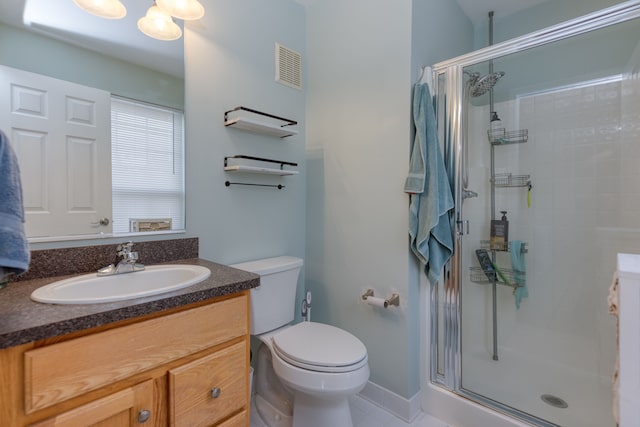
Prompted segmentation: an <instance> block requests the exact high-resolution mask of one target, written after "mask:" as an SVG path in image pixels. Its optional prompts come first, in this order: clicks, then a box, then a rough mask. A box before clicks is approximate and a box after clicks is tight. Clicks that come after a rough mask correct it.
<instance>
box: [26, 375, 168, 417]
mask: <svg viewBox="0 0 640 427" xmlns="http://www.w3.org/2000/svg"><path fill="white" fill-rule="evenodd" d="M154 408H155V406H154V395H153V380H148V381H145V382H143V383H141V384H138V385H135V386H133V387H130V388H127V389H125V390H122V391H119V392H117V393H114V394H111V395H109V396H106V397H103V398H101V399H98V400H95V401H93V402H90V403H87V404H85V405H82V406H79V407H77V408H75V409H72V410H70V411H67V412H63V413H61V414H58V415H56V416H54V417H51V418H48V419H46V420H44V421H40V422H38V423H35V424H32V425H31V427H53V426H56V427H88V426H91V427H128V426H141V425H148V426H154V425H157V423H156V422H155V419H156V418H157V416H158V414H154V413H153V412H152V411H153V409H154ZM145 411H148V412H145Z"/></svg>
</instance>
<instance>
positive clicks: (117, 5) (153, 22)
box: [73, 0, 204, 40]
mask: <svg viewBox="0 0 640 427" xmlns="http://www.w3.org/2000/svg"><path fill="white" fill-rule="evenodd" d="M73 2H74V3H75V4H76V5H77V6H78V7H79V8H80V9H82V10H84V11H86V12H89V13H91V14H93V15H96V16H99V17H102V18H108V19H119V18H123V17H124V16H126V14H127V9H126V8H125V7H124V5H123V4H122V3H121V2H120V0H73ZM203 16H204V6H202V4H200V2H198V0H157V2H154V3H153V6H151V7H150V8H149V10H147V14H146V15H145V16H144V17H143V18H140V19H139V20H138V28H139V29H140V31H142V32H143V33H144V34H146V35H147V36H149V37H152V38H154V39H157V40H177V39H179V38H180V37H182V30H181V29H180V27H179V26H178V25H177V24H176V23H175V22H174V21H173V18H172V17H176V18H178V19H182V20H188V21H190V20H194V19H200V18H202V17H203Z"/></svg>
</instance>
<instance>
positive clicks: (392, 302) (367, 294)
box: [362, 289, 400, 308]
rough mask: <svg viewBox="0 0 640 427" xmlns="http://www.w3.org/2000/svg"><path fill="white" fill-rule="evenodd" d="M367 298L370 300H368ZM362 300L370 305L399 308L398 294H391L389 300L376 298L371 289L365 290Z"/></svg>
mask: <svg viewBox="0 0 640 427" xmlns="http://www.w3.org/2000/svg"><path fill="white" fill-rule="evenodd" d="M369 298H371V299H370V300H369ZM362 299H363V300H364V301H367V300H368V301H367V302H368V303H369V304H371V305H380V306H382V307H384V308H387V307H389V306H390V305H394V306H396V307H399V306H400V294H398V293H395V292H394V293H393V294H391V296H390V297H389V298H385V299H382V298H376V296H375V294H374V292H373V289H367V290H366V292H365V293H364V294H362Z"/></svg>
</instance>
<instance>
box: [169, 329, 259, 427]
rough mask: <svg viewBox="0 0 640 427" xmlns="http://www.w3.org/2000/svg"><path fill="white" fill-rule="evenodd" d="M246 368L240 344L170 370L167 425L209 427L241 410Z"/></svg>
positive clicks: (244, 399) (245, 394)
mask: <svg viewBox="0 0 640 427" xmlns="http://www.w3.org/2000/svg"><path fill="white" fill-rule="evenodd" d="M248 366H249V359H248V350H247V343H246V342H245V341H243V342H239V343H237V344H234V345H232V346H230V347H227V348H225V349H223V350H220V351H218V352H216V353H213V354H211V355H209V356H205V357H203V358H201V359H198V360H195V361H193V362H191V363H188V364H186V365H184V366H180V367H178V368H176V369H172V370H170V371H169V419H170V425H171V426H175V427H182V426H185V427H193V426H210V425H212V424H215V423H216V422H218V421H219V420H221V419H224V418H225V417H227V416H229V414H231V413H233V412H235V411H238V410H239V409H242V408H243V407H244V406H245V405H246V404H247V402H248V399H249V387H248V386H249V379H248V372H247V369H248ZM228 421H230V420H228ZM223 425H224V424H223ZM230 425H236V424H233V423H232V424H230Z"/></svg>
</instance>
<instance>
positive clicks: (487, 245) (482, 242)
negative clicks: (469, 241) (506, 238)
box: [480, 240, 529, 254]
mask: <svg viewBox="0 0 640 427" xmlns="http://www.w3.org/2000/svg"><path fill="white" fill-rule="evenodd" d="M480 249H485V250H488V251H490V250H493V251H496V252H510V251H511V242H508V243H507V247H506V248H504V249H495V248H491V240H480ZM520 252H521V253H523V254H526V253H528V252H529V250H528V249H527V244H526V243H522V249H521V250H520Z"/></svg>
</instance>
